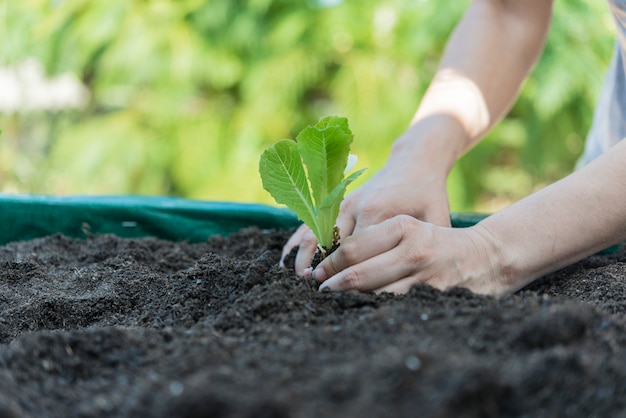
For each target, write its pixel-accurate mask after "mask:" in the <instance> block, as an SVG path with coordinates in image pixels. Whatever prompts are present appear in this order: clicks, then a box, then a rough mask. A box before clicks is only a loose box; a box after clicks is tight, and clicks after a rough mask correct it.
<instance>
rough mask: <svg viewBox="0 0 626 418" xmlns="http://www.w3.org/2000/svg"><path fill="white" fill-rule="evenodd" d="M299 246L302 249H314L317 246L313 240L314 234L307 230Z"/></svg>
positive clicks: (314, 239) (315, 240)
mask: <svg viewBox="0 0 626 418" xmlns="http://www.w3.org/2000/svg"><path fill="white" fill-rule="evenodd" d="M300 245H301V246H303V247H314V246H315V245H317V239H316V238H315V234H313V232H312V231H311V230H308V231H307V232H306V233H305V234H304V235H303V236H302V240H301V241H300Z"/></svg>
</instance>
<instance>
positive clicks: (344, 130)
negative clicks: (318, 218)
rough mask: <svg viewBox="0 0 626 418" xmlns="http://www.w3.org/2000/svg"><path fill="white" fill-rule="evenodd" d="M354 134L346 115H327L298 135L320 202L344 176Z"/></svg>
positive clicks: (317, 200) (316, 195)
mask: <svg viewBox="0 0 626 418" xmlns="http://www.w3.org/2000/svg"><path fill="white" fill-rule="evenodd" d="M352 139H353V135H352V132H351V131H350V128H348V120H347V119H346V118H341V117H334V116H328V117H325V118H322V119H320V120H319V122H318V123H317V124H316V125H315V126H309V127H307V128H305V129H304V130H303V131H302V132H300V134H298V136H297V141H298V145H299V147H300V148H299V149H300V154H301V155H302V159H303V160H304V164H305V165H306V169H307V172H308V177H309V181H310V183H311V189H312V190H313V198H314V199H315V204H316V206H319V205H320V204H321V203H322V202H323V201H324V199H326V197H327V196H328V194H329V193H330V192H331V191H332V190H333V189H334V188H335V187H336V186H337V185H338V184H339V183H340V182H341V180H342V179H343V171H344V170H345V168H346V164H347V162H348V154H349V153H350V144H351V143H352Z"/></svg>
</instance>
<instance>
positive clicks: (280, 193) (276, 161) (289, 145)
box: [259, 139, 320, 237]
mask: <svg viewBox="0 0 626 418" xmlns="http://www.w3.org/2000/svg"><path fill="white" fill-rule="evenodd" d="M259 173H260V174H261V180H262V182H263V188H264V189H265V190H267V191H268V192H270V194H271V195H272V197H273V198H274V200H276V202H277V203H281V204H284V205H287V207H289V209H291V210H293V211H294V212H295V213H296V215H298V218H300V220H301V221H302V222H304V223H305V224H307V225H308V226H309V228H311V230H313V233H314V234H315V236H316V237H318V236H319V234H320V232H319V227H318V224H317V214H316V210H315V207H314V205H313V201H312V199H311V191H310V190H309V184H308V182H307V178H306V174H305V171H304V166H303V165H302V159H301V157H300V154H299V152H298V144H296V143H295V142H294V141H292V140H290V139H283V140H280V141H278V142H277V143H275V144H274V145H272V146H270V147H269V148H267V149H266V150H265V151H264V152H263V154H262V155H261V161H260V163H259Z"/></svg>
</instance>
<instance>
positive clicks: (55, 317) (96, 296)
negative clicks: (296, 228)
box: [0, 228, 626, 418]
mask: <svg viewBox="0 0 626 418" xmlns="http://www.w3.org/2000/svg"><path fill="white" fill-rule="evenodd" d="M288 236H289V232H288V231H278V232H276V231H263V230H260V229H257V228H250V229H245V230H242V231H241V232H239V233H236V234H233V235H231V236H230V237H228V238H224V237H217V236H216V237H212V238H210V239H209V240H208V241H207V242H202V243H194V244H191V243H186V242H173V241H167V240H159V239H156V238H137V239H126V238H118V237H116V236H114V235H93V236H91V235H90V236H89V237H88V238H87V239H74V238H68V237H65V236H62V235H53V236H47V237H44V238H37V239H34V240H30V241H21V242H15V243H10V244H7V245H5V246H3V247H0V382H1V383H0V417H100V416H101V417H112V416H115V417H147V416H150V417H172V416H178V417H200V416H206V417H311V418H314V417H409V416H410V417H414V416H420V417H430V416H433V417H464V416H467V417H478V416H480V417H500V416H528V417H547V416H595V417H624V416H626V412H625V411H626V264H624V261H626V253H625V252H624V251H618V252H616V253H614V254H607V255H597V256H593V257H589V258H587V259H585V260H583V261H582V262H580V263H577V264H575V265H574V266H571V267H568V268H566V269H564V270H562V271H560V272H558V273H555V274H552V275H551V276H549V277H547V278H545V279H541V280H539V281H537V282H536V283H534V284H532V285H531V286H530V287H528V288H526V289H524V290H522V291H520V292H518V293H517V294H515V295H512V296H508V297H504V298H501V299H494V298H491V297H483V296H477V295H473V294H472V293H470V292H468V291H466V290H463V289H453V290H451V291H449V292H439V291H436V290H434V289H432V288H429V287H427V286H416V287H414V288H413V289H412V290H411V291H410V293H409V294H407V295H404V296H393V295H389V294H383V295H374V294H369V293H357V292H345V293H327V292H318V291H317V290H316V286H315V284H314V283H312V282H311V281H309V280H305V279H300V278H297V277H296V276H295V275H294V274H293V272H290V271H283V270H281V269H280V268H279V267H278V266H277V262H278V258H279V255H280V250H281V248H282V246H283V244H284V242H285V240H286V239H287V237H288Z"/></svg>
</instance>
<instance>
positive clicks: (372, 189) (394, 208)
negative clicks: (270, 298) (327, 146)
mask: <svg viewBox="0 0 626 418" xmlns="http://www.w3.org/2000/svg"><path fill="white" fill-rule="evenodd" d="M446 178H447V171H446V170H445V169H444V168H443V167H434V168H433V167H431V166H430V165H427V164H423V163H420V162H419V161H410V160H409V159H403V160H399V159H393V160H390V161H389V162H388V163H387V165H386V166H385V167H384V168H383V169H382V170H380V171H379V172H378V173H376V174H375V175H374V176H373V177H372V178H371V179H370V180H369V181H367V182H366V183H365V184H364V185H362V186H361V187H360V188H359V189H357V190H355V191H354V192H353V193H351V194H349V195H348V196H347V197H346V199H345V200H344V201H343V203H342V206H341V211H340V213H339V217H338V219H337V226H339V233H340V236H341V237H342V239H345V238H346V237H348V236H350V235H352V234H353V233H356V232H358V231H360V230H361V229H363V228H367V227H368V226H371V225H375V224H378V223H380V222H382V221H384V220H386V219H389V218H392V217H394V216H396V215H410V216H412V217H414V218H417V219H422V220H425V221H427V222H431V223H434V224H437V225H441V226H450V209H449V204H448V196H447V192H446ZM295 246H299V250H298V254H297V255H296V260H295V268H296V273H298V274H300V275H302V274H303V273H304V269H305V268H307V267H309V266H310V265H311V259H312V258H313V255H314V254H315V251H316V249H317V240H316V239H315V235H314V234H313V232H312V231H311V230H310V229H309V228H308V227H307V226H306V225H301V226H300V227H299V228H298V230H297V231H296V232H295V233H294V234H293V236H292V237H291V238H290V239H289V240H288V241H287V244H286V245H285V247H284V248H283V253H282V256H281V265H282V259H284V257H285V256H286V255H287V254H289V252H290V251H291V249H292V248H293V247H295Z"/></svg>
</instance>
